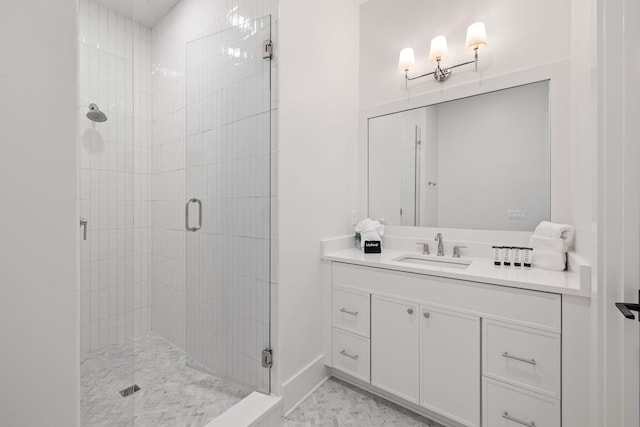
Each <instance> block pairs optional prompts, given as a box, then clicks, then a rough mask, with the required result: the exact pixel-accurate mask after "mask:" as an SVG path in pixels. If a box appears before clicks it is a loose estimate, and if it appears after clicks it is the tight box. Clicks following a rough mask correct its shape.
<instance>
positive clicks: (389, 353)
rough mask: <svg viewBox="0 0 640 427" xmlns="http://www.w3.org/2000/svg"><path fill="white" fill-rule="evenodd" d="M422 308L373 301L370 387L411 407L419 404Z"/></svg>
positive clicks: (397, 301) (406, 303)
mask: <svg viewBox="0 0 640 427" xmlns="http://www.w3.org/2000/svg"><path fill="white" fill-rule="evenodd" d="M418 316H419V307H418V305H417V304H415V303H411V302H409V301H404V300H400V299H395V298H387V297H381V296H378V295H373V296H372V297H371V384H372V385H374V386H376V387H380V388H381V389H383V390H385V391H388V392H390V393H393V394H395V395H397V396H399V397H402V398H403V399H406V400H408V401H409V402H412V403H418V400H419V395H418V394H419V381H418V375H417V373H418V372H419V368H420V367H419V355H418V353H419V349H418V345H419V330H420V321H419V317H418Z"/></svg>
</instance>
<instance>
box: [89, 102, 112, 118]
mask: <svg viewBox="0 0 640 427" xmlns="http://www.w3.org/2000/svg"><path fill="white" fill-rule="evenodd" d="M87 118H88V119H89V120H91V121H92V122H106V121H107V115H106V114H105V113H103V112H102V111H100V108H98V106H97V105H96V104H89V112H88V113H87Z"/></svg>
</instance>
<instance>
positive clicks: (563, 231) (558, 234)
mask: <svg viewBox="0 0 640 427" xmlns="http://www.w3.org/2000/svg"><path fill="white" fill-rule="evenodd" d="M533 233H534V234H536V235H538V236H545V237H552V238H556V239H562V240H564V242H565V243H564V251H565V252H567V251H568V250H569V249H571V248H572V247H573V242H574V240H575V238H576V229H575V228H574V227H573V225H569V224H557V223H554V222H549V221H542V222H541V223H540V224H538V226H537V227H536V229H535V231H534V232H533Z"/></svg>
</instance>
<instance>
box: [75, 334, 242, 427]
mask: <svg viewBox="0 0 640 427" xmlns="http://www.w3.org/2000/svg"><path fill="white" fill-rule="evenodd" d="M134 349H135V352H134ZM134 353H135V359H132V356H133V354H134ZM132 360H133V363H132ZM134 367H135V374H134ZM80 371H81V389H82V395H81V396H82V397H81V402H80V407H81V424H82V426H91V427H97V426H104V427H107V426H108V427H119V426H122V427H124V426H132V425H133V423H132V415H133V413H134V412H135V426H136V427H139V426H149V427H150V426H153V427H160V426H171V427H181V426H184V427H197V426H203V425H205V424H206V423H208V422H209V421H211V420H212V419H213V418H215V417H216V416H218V415H220V414H221V413H222V412H224V411H225V410H227V409H228V408H230V407H231V406H233V405H234V404H236V403H237V402H239V401H240V400H242V399H243V398H244V397H245V396H247V395H248V393H247V391H246V390H244V389H241V388H240V387H238V386H236V385H233V384H230V383H228V382H225V381H222V380H220V379H218V378H215V377H213V376H210V375H208V374H204V373H202V372H200V371H198V370H196V369H192V368H190V367H187V366H186V365H185V353H184V352H183V351H182V350H180V349H179V348H177V347H175V346H174V345H172V344H171V343H169V342H168V341H165V340H164V339H163V338H161V337H160V336H159V335H157V334H153V333H151V334H149V335H146V336H144V337H140V338H136V339H135V340H134V342H133V344H132V343H131V342H130V341H129V342H126V343H120V344H114V345H111V346H108V347H106V348H104V349H101V350H97V351H94V352H91V353H87V354H86V355H84V356H83V357H82V360H81V364H80ZM134 381H135V384H137V385H138V386H140V388H141V390H140V391H138V392H136V393H135V394H134V395H133V396H129V397H126V398H123V397H122V396H120V394H119V393H118V392H119V391H120V390H122V389H124V388H126V387H129V386H131V385H132V384H133V382H134ZM134 407H135V411H134Z"/></svg>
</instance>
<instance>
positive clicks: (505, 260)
mask: <svg viewBox="0 0 640 427" xmlns="http://www.w3.org/2000/svg"><path fill="white" fill-rule="evenodd" d="M532 251H533V249H532V248H524V247H516V246H493V265H496V266H499V265H504V266H505V267H511V265H512V264H513V266H514V267H521V266H523V265H524V266H525V267H531V252H532Z"/></svg>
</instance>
